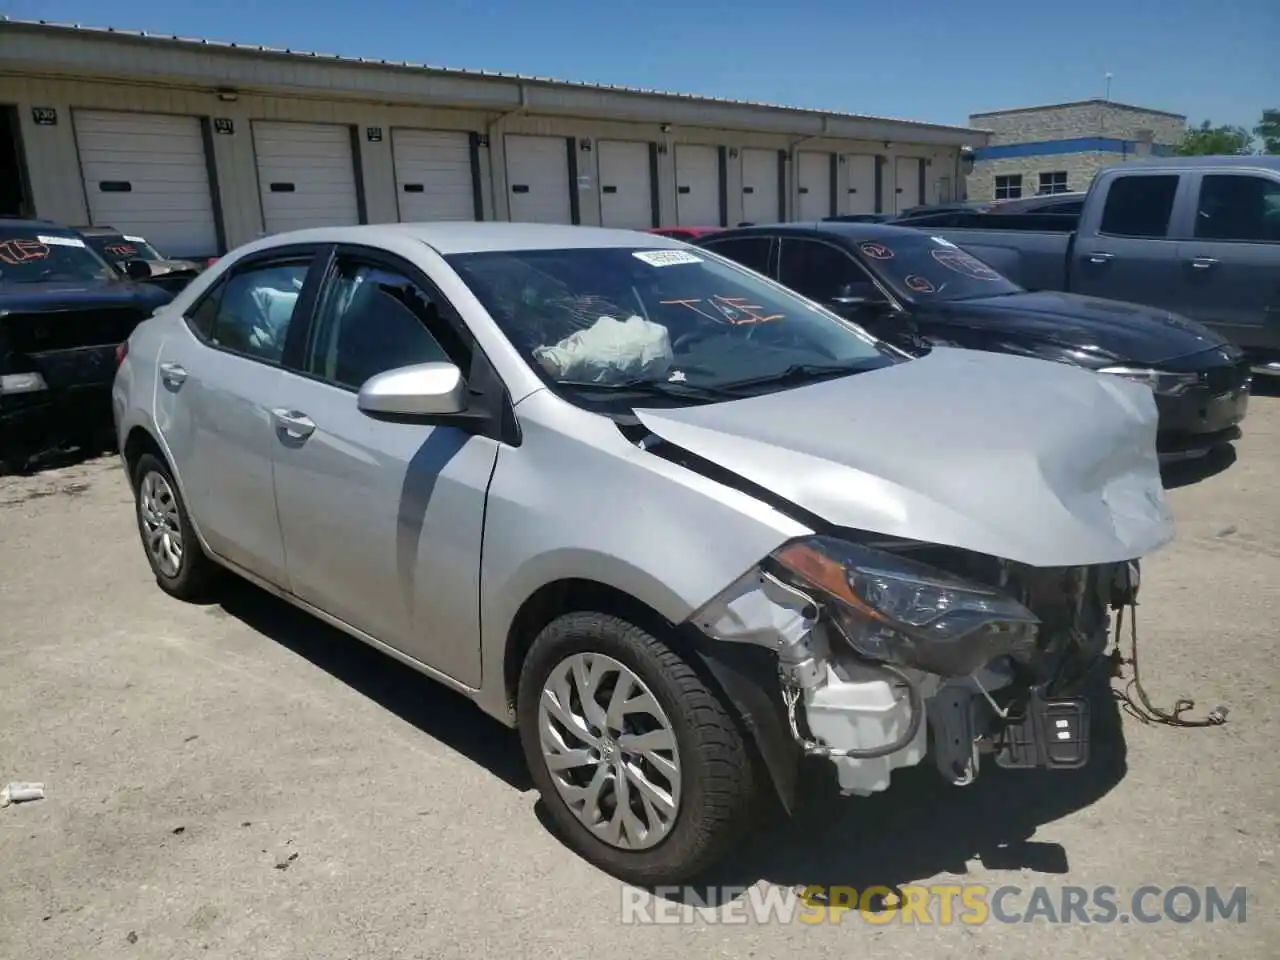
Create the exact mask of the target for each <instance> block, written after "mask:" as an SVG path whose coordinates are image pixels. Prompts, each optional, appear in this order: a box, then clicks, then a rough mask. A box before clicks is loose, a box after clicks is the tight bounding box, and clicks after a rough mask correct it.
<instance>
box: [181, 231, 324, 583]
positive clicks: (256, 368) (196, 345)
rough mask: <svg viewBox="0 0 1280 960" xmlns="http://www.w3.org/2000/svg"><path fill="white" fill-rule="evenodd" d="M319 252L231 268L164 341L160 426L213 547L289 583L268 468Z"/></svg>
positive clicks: (295, 252) (294, 252)
mask: <svg viewBox="0 0 1280 960" xmlns="http://www.w3.org/2000/svg"><path fill="white" fill-rule="evenodd" d="M317 258H323V253H322V252H321V248H318V247H315V246H298V247H287V248H281V249H279V250H275V251H271V252H269V253H264V254H260V255H257V256H254V257H252V258H247V259H246V260H244V261H241V262H240V263H237V264H236V265H235V266H233V267H232V268H231V269H230V270H229V271H228V273H227V274H226V275H225V276H223V277H221V278H220V279H219V280H218V281H217V282H216V283H214V285H213V286H212V287H211V288H210V289H209V290H208V291H207V292H206V293H205V294H204V295H203V296H202V297H200V298H199V299H198V300H196V301H195V303H194V304H192V306H191V308H190V310H188V312H187V314H186V317H185V319H186V325H185V326H184V327H179V328H178V329H177V330H176V331H175V332H174V333H172V334H171V335H170V336H169V337H168V338H167V339H166V340H165V341H164V343H163V344H162V346H161V348H160V353H159V365H158V382H157V384H156V425H157V427H158V428H159V430H160V433H161V435H162V437H163V438H164V442H165V446H166V447H167V449H168V452H169V456H170V457H171V459H172V463H173V466H174V469H175V470H176V471H177V472H178V477H179V479H180V482H181V483H182V485H183V488H184V490H185V491H186V494H187V501H188V508H189V509H190V511H191V514H192V516H193V518H194V519H195V521H196V524H197V525H198V526H199V528H200V532H201V533H202V534H203V535H204V537H205V539H206V541H208V543H209V546H210V547H211V548H213V550H214V552H215V553H218V554H219V555H221V556H223V557H225V558H226V559H228V560H230V561H232V562H234V563H236V564H239V565H240V566H242V567H244V568H245V569H247V570H248V571H250V572H251V573H254V574H257V575H258V576H260V577H263V578H264V579H266V580H269V581H271V582H272V583H276V584H284V583H285V582H286V577H287V572H286V568H285V562H284V547H283V544H282V542H281V537H280V522H279V516H278V513H277V511H276V494H275V485H274V478H273V470H272V457H273V454H274V447H275V426H274V420H273V417H272V412H271V411H272V409H273V408H274V406H275V403H274V401H275V398H276V394H277V393H278V391H279V387H280V380H281V369H282V364H283V363H284V359H285V357H286V355H287V354H288V352H289V350H290V349H296V347H295V345H294V343H293V340H292V339H291V338H293V337H296V335H297V332H298V330H299V329H300V328H301V326H302V324H301V322H300V321H299V320H298V318H299V317H301V316H304V315H305V314H306V313H307V311H308V310H309V309H310V303H311V300H312V298H313V297H314V291H315V286H316V281H317V279H318V273H319V271H318V269H317V268H316V267H315V266H314V264H315V263H316V262H317Z"/></svg>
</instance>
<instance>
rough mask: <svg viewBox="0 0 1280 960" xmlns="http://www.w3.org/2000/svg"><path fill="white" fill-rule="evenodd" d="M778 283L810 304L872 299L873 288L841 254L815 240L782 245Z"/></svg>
mask: <svg viewBox="0 0 1280 960" xmlns="http://www.w3.org/2000/svg"><path fill="white" fill-rule="evenodd" d="M778 281H779V282H780V283H781V284H782V285H783V286H787V287H790V288H791V289H792V290H796V291H798V292H800V293H802V294H804V295H805V296H806V297H808V298H810V299H811V300H817V301H819V302H821V303H830V302H831V301H833V300H835V299H836V298H837V297H849V296H862V297H865V296H872V295H874V294H875V292H876V287H875V284H873V283H872V282H871V279H870V278H869V277H868V276H867V275H866V274H865V273H864V272H863V270H862V268H861V267H860V266H858V264H857V263H856V262H855V261H854V259H853V257H851V256H850V255H849V254H847V253H845V252H844V251H843V250H837V249H836V248H835V247H832V246H829V245H828V244H825V243H818V242H817V241H815V240H792V239H790V238H786V239H784V240H783V241H782V254H781V259H780V262H779V268H778Z"/></svg>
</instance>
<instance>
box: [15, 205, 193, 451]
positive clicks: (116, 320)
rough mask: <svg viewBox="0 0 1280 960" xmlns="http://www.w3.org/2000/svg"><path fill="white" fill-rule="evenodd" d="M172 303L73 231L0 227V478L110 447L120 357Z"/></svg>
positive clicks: (35, 223)
mask: <svg viewBox="0 0 1280 960" xmlns="http://www.w3.org/2000/svg"><path fill="white" fill-rule="evenodd" d="M170 299H172V294H171V293H169V292H167V291H165V290H162V289H160V288H158V287H155V286H151V285H149V284H141V283H135V282H134V281H132V280H129V279H127V278H125V277H124V276H122V275H121V274H120V273H119V272H117V271H116V270H115V268H113V267H112V266H110V265H109V264H108V263H107V262H106V261H105V260H103V259H102V257H101V256H99V255H98V254H97V253H96V252H94V251H93V250H91V249H90V248H89V246H88V245H87V244H86V243H85V241H84V239H83V238H82V237H81V236H80V235H79V234H78V233H76V232H75V231H74V230H70V229H68V228H66V227H62V226H58V225H57V224H53V223H49V222H47V221H39V220H8V221H3V222H0V469H3V470H5V471H20V470H23V469H26V468H28V467H30V466H31V465H32V464H33V463H34V462H36V461H38V460H39V459H40V458H41V457H42V456H44V455H47V454H51V453H56V452H58V451H60V450H66V449H69V448H78V449H81V450H94V449H101V448H104V447H106V446H108V445H109V444H110V443H111V442H112V436H113V432H112V423H111V405H110V392H111V381H112V378H113V377H114V376H115V371H116V349H117V347H119V345H120V344H122V343H123V342H124V341H125V340H127V339H128V337H129V334H130V333H132V332H133V328H134V327H136V326H137V325H138V323H139V322H141V321H142V320H144V319H146V318H147V317H149V316H150V315H151V313H152V311H154V310H155V309H156V308H157V307H160V306H163V305H164V304H166V303H168V302H169V300H170Z"/></svg>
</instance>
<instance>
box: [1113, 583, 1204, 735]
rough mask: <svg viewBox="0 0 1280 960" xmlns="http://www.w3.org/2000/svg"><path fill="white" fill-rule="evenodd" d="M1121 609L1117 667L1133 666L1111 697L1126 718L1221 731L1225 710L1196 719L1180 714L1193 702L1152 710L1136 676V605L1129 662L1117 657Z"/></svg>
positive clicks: (1118, 621) (1185, 699)
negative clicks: (1130, 672) (1120, 664)
mask: <svg viewBox="0 0 1280 960" xmlns="http://www.w3.org/2000/svg"><path fill="white" fill-rule="evenodd" d="M1124 611H1125V608H1124V607H1120V609H1119V610H1118V611H1117V613H1116V634H1115V641H1116V650H1115V654H1114V656H1116V657H1117V658H1118V662H1119V663H1126V662H1127V663H1129V664H1131V665H1132V666H1133V677H1132V678H1131V679H1130V680H1129V682H1128V683H1126V684H1125V685H1124V689H1123V690H1116V689H1114V688H1113V689H1112V691H1111V693H1112V696H1114V697H1115V698H1116V700H1118V701H1120V704H1121V708H1122V709H1123V710H1124V712H1125V713H1127V714H1129V716H1131V717H1133V718H1134V719H1135V720H1138V721H1141V722H1142V723H1158V724H1163V725H1164V726H1168V727H1220V726H1222V725H1223V724H1224V723H1226V722H1227V708H1226V707H1224V706H1218V707H1215V708H1214V709H1213V710H1211V711H1210V712H1209V715H1208V716H1206V717H1202V718H1199V719H1189V718H1187V717H1184V716H1183V714H1185V713H1188V712H1190V711H1192V710H1194V709H1195V708H1196V702H1195V701H1194V700H1192V699H1190V698H1188V697H1181V698H1179V699H1178V700H1175V701H1174V704H1173V709H1172V710H1162V709H1160V708H1159V707H1157V706H1153V705H1152V703H1151V700H1150V698H1148V697H1147V692H1146V690H1144V689H1143V688H1142V680H1141V678H1140V676H1139V674H1138V605H1137V604H1136V603H1135V604H1131V605H1130V606H1129V651H1130V656H1129V659H1128V661H1125V660H1124V659H1123V658H1122V657H1120V632H1121V628H1122V625H1123V624H1124Z"/></svg>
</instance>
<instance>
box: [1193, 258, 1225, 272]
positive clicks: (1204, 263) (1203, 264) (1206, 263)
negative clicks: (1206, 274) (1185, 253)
mask: <svg viewBox="0 0 1280 960" xmlns="http://www.w3.org/2000/svg"><path fill="white" fill-rule="evenodd" d="M1217 264H1218V261H1217V260H1215V259H1214V258H1213V257H1193V258H1192V260H1191V267H1192V269H1194V270H1208V269H1209V268H1210V267H1214V266H1217Z"/></svg>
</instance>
